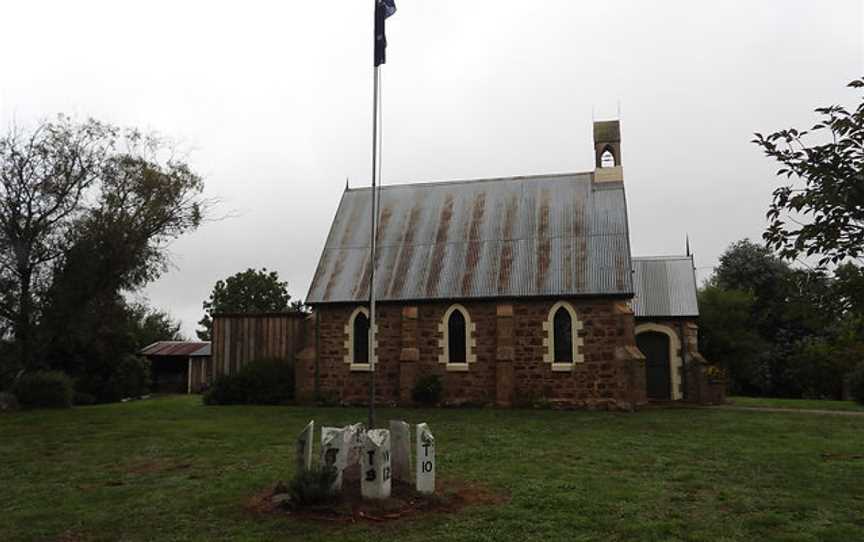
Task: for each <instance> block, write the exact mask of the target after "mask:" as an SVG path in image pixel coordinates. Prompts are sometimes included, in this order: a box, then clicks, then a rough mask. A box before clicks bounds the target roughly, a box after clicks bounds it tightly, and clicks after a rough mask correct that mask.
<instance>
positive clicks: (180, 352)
mask: <svg viewBox="0 0 864 542" xmlns="http://www.w3.org/2000/svg"><path fill="white" fill-rule="evenodd" d="M141 354H142V355H144V356H179V357H188V356H209V355H210V343H209V342H197V341H159V342H155V343H153V344H151V345H150V346H147V347H145V348H144V349H143V350H141Z"/></svg>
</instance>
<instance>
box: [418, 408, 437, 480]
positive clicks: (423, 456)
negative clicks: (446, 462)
mask: <svg viewBox="0 0 864 542" xmlns="http://www.w3.org/2000/svg"><path fill="white" fill-rule="evenodd" d="M417 491H418V492H419V493H425V494H432V493H435V437H433V436H432V432H431V431H429V426H428V425H426V424H425V423H421V424H418V425H417Z"/></svg>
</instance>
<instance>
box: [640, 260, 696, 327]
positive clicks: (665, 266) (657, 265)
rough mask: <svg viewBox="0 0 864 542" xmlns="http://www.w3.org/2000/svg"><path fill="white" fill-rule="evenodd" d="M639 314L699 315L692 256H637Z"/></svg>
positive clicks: (643, 315) (655, 315)
mask: <svg viewBox="0 0 864 542" xmlns="http://www.w3.org/2000/svg"><path fill="white" fill-rule="evenodd" d="M633 285H634V286H635V290H636V291H635V295H634V297H633V312H634V313H635V315H636V316H637V317H640V316H641V317H660V316H667V317H681V316H693V317H695V316H699V305H698V303H697V301H696V273H695V271H694V268H693V257H692V256H655V257H650V258H633Z"/></svg>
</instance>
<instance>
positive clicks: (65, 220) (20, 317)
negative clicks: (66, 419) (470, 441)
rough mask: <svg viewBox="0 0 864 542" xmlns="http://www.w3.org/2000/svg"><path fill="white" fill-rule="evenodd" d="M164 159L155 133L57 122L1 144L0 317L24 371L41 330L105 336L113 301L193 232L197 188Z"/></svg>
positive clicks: (199, 205) (181, 166)
mask: <svg viewBox="0 0 864 542" xmlns="http://www.w3.org/2000/svg"><path fill="white" fill-rule="evenodd" d="M170 151H171V149H170V147H169V146H168V145H166V144H165V142H164V140H162V139H160V138H159V137H157V136H155V135H147V134H142V133H141V132H139V131H136V130H121V129H119V128H116V127H113V126H110V125H106V124H103V123H99V122H97V121H93V120H90V121H87V122H85V123H80V124H79V123H74V122H72V121H71V120H70V119H68V118H67V117H62V116H61V117H59V118H58V120H57V121H55V122H46V123H43V124H42V125H40V126H39V127H37V128H36V129H35V130H33V131H32V132H30V133H29V134H27V135H25V133H24V132H22V131H20V130H17V129H15V130H13V131H12V132H11V133H10V134H8V135H7V136H5V137H4V138H2V139H0V282H2V283H3V284H4V286H6V288H4V292H5V294H4V295H0V318H3V319H5V320H6V321H8V322H11V326H12V328H13V336H14V339H15V344H16V348H17V351H18V356H16V357H17V358H18V363H19V364H21V365H22V366H23V367H25V368H33V367H35V366H37V365H38V364H39V363H40V361H39V360H40V357H39V356H37V355H36V354H37V352H35V351H34V347H33V339H34V337H35V333H36V331H37V329H36V328H37V324H39V327H40V328H41V332H43V333H44V336H43V337H47V339H48V341H49V342H51V341H53V342H55V343H58V342H59V343H62V342H63V338H62V335H63V334H64V333H66V332H65V331H64V330H65V329H66V328H67V327H76V326H78V324H82V325H81V326H78V327H80V328H81V330H84V329H86V326H83V324H84V323H86V322H90V323H91V324H93V326H94V327H91V328H90V329H89V330H88V331H86V332H87V333H99V332H101V331H102V330H103V327H100V326H104V325H108V324H110V323H111V321H110V315H114V314H116V313H117V311H120V312H122V311H123V310H124V308H125V303H123V302H122V299H119V298H120V296H121V293H122V292H123V291H133V290H135V289H137V288H140V287H141V286H143V285H144V284H146V283H147V282H149V281H150V280H152V279H154V278H156V277H157V276H159V274H160V273H161V272H162V271H164V269H165V266H166V262H167V261H166V256H165V247H166V245H167V244H168V243H169V242H170V241H172V240H173V239H176V238H177V237H179V236H180V235H182V234H183V233H185V232H188V231H190V230H193V229H195V228H197V227H198V225H200V223H201V220H202V218H203V213H204V210H205V208H206V207H207V204H208V202H207V201H206V200H204V199H202V197H201V192H202V190H203V182H202V180H201V178H200V177H199V176H198V175H196V174H195V173H194V172H192V171H191V169H190V168H189V167H188V165H186V164H185V163H183V162H182V161H178V160H176V159H174V158H173V156H172V155H171V154H170ZM100 311H101V312H100ZM46 315H47V318H44V316H46ZM82 315H89V316H91V317H92V318H83V319H82V320H81V321H80V322H79V321H77V320H76V318H79V317H82ZM97 316H98V320H99V321H100V322H101V323H100V324H99V325H96V320H94V319H93V318H96V317H97ZM67 338H69V337H67ZM79 339H81V340H83V341H88V340H90V341H92V340H93V339H94V337H92V336H91V337H87V336H83V337H79ZM73 342H75V341H73ZM42 359H44V357H43V358H42Z"/></svg>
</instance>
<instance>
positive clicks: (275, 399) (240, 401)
mask: <svg viewBox="0 0 864 542" xmlns="http://www.w3.org/2000/svg"><path fill="white" fill-rule="evenodd" d="M293 399H294V366H293V365H292V364H291V363H288V362H286V361H284V360H260V361H254V362H252V363H249V364H247V365H244V366H243V367H241V368H240V370H239V371H237V372H236V373H234V374H231V375H224V376H221V377H219V378H217V379H216V381H215V382H214V383H213V387H211V388H210V389H209V390H208V391H207V393H205V394H204V404H207V405H282V404H285V403H288V402H291V401H292V400H293Z"/></svg>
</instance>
